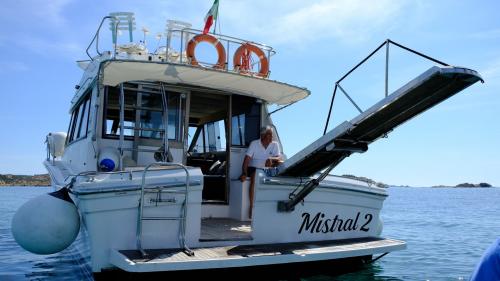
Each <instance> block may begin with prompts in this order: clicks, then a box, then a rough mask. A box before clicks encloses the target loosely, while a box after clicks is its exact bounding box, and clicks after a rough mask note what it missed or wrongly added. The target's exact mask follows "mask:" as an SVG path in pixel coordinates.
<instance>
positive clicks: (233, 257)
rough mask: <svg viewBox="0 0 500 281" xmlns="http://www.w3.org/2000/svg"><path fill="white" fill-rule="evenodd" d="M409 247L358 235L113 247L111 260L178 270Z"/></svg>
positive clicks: (138, 268) (133, 268) (124, 265)
mask: <svg viewBox="0 0 500 281" xmlns="http://www.w3.org/2000/svg"><path fill="white" fill-rule="evenodd" d="M404 248H406V244H405V242H403V241H399V240H393V239H386V238H375V237H370V238H359V239H346V240H330V241H317V242H300V243H282V244H261V245H244V246H241V245H240V246H225V247H207V248H197V249H192V250H193V252H194V256H188V255H187V254H185V253H184V252H183V251H182V250H180V249H161V250H159V249H155V250H146V253H147V256H145V257H143V256H142V255H141V253H140V252H139V251H138V250H113V251H112V252H111V262H112V263H113V264H114V265H115V266H117V267H119V268H120V269H123V270H125V271H129V272H154V271H177V270H193V269H211V268H230V267H246V266H259V265H270V264H283V263H292V262H295V263H296V262H310V261H323V260H333V259H342V258H350V257H361V256H368V255H374V254H382V253H387V252H391V251H395V250H401V249H404Z"/></svg>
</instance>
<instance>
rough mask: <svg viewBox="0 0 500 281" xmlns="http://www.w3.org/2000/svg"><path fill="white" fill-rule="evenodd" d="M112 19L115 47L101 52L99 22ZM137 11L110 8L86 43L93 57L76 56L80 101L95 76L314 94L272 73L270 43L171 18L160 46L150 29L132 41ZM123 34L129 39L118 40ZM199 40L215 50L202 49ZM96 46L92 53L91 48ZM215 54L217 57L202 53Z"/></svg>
mask: <svg viewBox="0 0 500 281" xmlns="http://www.w3.org/2000/svg"><path fill="white" fill-rule="evenodd" d="M105 21H109V29H110V31H111V34H112V51H106V52H103V51H102V50H100V46H101V45H102V44H101V43H100V42H99V38H100V33H101V28H102V26H103V24H104V22H105ZM135 26H136V23H135V16H134V14H133V13H126V12H120V13H111V14H110V15H109V16H106V17H104V18H103V19H102V21H101V23H100V25H99V27H98V29H97V31H96V33H95V35H94V37H93V39H92V41H91V42H90V44H89V46H88V47H87V50H86V52H87V55H88V57H89V58H90V60H86V61H78V65H79V66H80V67H81V68H82V69H84V70H85V74H84V77H83V78H82V80H81V82H80V85H78V88H77V93H76V96H75V97H74V99H73V101H72V103H73V104H76V103H77V102H78V101H79V99H80V98H81V96H82V94H83V93H84V92H85V91H86V90H88V88H89V87H90V86H91V85H92V82H93V81H95V80H96V78H97V77H99V76H100V75H101V76H100V78H102V79H101V82H102V84H103V85H105V86H113V87H115V86H117V85H118V84H120V83H122V82H126V81H158V82H160V81H161V82H164V83H168V84H172V85H187V86H195V87H200V86H201V87H206V88H210V89H215V90H219V91H224V92H231V93H236V94H240V95H245V96H250V97H254V98H258V99H261V100H264V101H266V102H268V103H269V104H277V105H288V104H291V103H294V102H297V101H299V100H302V99H304V98H306V97H307V96H309V95H310V92H309V90H307V89H306V88H303V87H298V86H294V85H290V84H287V83H283V82H279V81H275V80H271V79H269V76H270V74H271V70H270V62H271V57H272V56H273V55H274V54H275V51H274V49H273V48H272V47H270V46H267V45H264V44H260V43H256V42H253V41H249V40H244V39H239V38H235V37H231V36H226V35H222V34H211V33H209V34H202V33H201V31H200V30H195V29H192V28H191V24H189V23H186V22H182V21H174V20H167V21H166V26H165V33H159V34H158V35H157V36H156V39H157V48H156V50H154V51H150V50H148V45H147V44H146V42H147V40H146V35H147V34H148V33H149V30H148V29H146V28H143V30H142V31H143V33H144V39H143V40H141V41H139V43H135V42H134V36H133V31H134V30H135ZM120 34H123V36H124V37H126V39H122V40H121V41H124V40H125V41H128V42H126V43H123V42H119V41H120V40H118V39H119V38H118V37H119V35H120ZM201 43H206V44H209V46H213V47H214V48H215V50H211V49H210V48H209V49H208V50H200V48H199V45H200V44H201ZM92 46H95V51H94V53H95V54H96V55H95V54H91V48H92ZM210 52H215V53H216V54H217V60H216V61H215V62H207V61H206V59H204V58H203V57H204V56H205V57H206V56H209V55H210Z"/></svg>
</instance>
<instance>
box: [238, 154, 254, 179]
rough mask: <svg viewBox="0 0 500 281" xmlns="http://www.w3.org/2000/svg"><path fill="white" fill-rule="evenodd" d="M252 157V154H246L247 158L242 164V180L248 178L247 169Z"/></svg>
mask: <svg viewBox="0 0 500 281" xmlns="http://www.w3.org/2000/svg"><path fill="white" fill-rule="evenodd" d="M250 159H252V158H251V157H250V156H248V155H245V159H243V165H242V166H241V176H240V181H242V182H244V181H245V180H246V179H247V176H248V175H247V170H248V164H250Z"/></svg>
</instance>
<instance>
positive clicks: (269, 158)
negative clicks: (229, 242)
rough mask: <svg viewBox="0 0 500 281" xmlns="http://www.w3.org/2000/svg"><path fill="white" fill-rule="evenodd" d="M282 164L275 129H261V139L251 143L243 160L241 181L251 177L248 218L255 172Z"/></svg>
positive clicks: (251, 207) (250, 211)
mask: <svg viewBox="0 0 500 281" xmlns="http://www.w3.org/2000/svg"><path fill="white" fill-rule="evenodd" d="M281 162H282V160H281V151H280V148H279V145H278V143H277V142H275V141H273V129H272V128H271V127H270V126H266V127H262V128H261V129H260V139H256V140H254V141H252V142H251V143H250V146H249V147H248V150H247V153H246V155H245V159H244V160H243V166H242V173H241V176H240V181H241V182H244V181H245V180H246V179H247V177H250V189H249V198H250V207H249V210H248V217H249V218H250V219H251V218H252V209H253V195H254V184H255V170H256V169H262V168H264V167H275V166H277V165H278V164H280V163H281Z"/></svg>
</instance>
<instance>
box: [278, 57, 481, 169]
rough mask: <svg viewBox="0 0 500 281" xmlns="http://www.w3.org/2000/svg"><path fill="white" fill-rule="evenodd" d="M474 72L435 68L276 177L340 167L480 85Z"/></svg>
mask: <svg viewBox="0 0 500 281" xmlns="http://www.w3.org/2000/svg"><path fill="white" fill-rule="evenodd" d="M481 80H482V78H481V76H480V75H479V74H478V73H477V72H476V71H474V70H470V69H466V68H461V67H438V66H434V67H431V68H430V69H428V70H427V71H425V72H424V73H422V74H421V75H420V76H418V77H417V78H415V79H413V80H412V81H410V82H409V83H407V84H406V85H404V86H403V87H401V88H400V89H398V90H397V91H395V92H394V93H392V94H390V95H389V96H387V97H386V98H384V99H382V100H381V101H379V102H378V103H376V104H375V105H373V106H372V107H370V108H369V109H367V110H365V111H364V112H363V113H361V114H360V115H358V116H357V117H355V118H354V119H352V120H351V121H350V122H347V121H346V122H343V123H341V124H340V125H339V126H337V127H336V128H334V129H333V130H331V131H330V132H328V133H327V134H325V135H324V136H322V137H321V138H319V139H318V140H316V141H315V142H314V143H312V144H310V145H309V146H307V147H306V148H304V149H303V150H301V151H300V152H298V153H297V154H295V155H294V156H292V157H291V158H290V159H288V160H287V161H285V162H284V163H283V164H282V165H280V167H279V168H278V169H279V175H281V176H294V177H308V176H312V175H314V174H315V173H317V172H319V171H321V170H323V169H325V168H326V167H328V166H331V165H336V164H338V163H340V162H341V161H342V160H343V159H344V158H346V157H347V156H349V155H350V154H352V153H353V152H364V151H366V150H367V149H368V144H370V143H372V142H374V141H375V140H377V139H378V138H380V137H382V136H384V135H385V134H386V133H388V132H390V131H391V130H393V129H394V128H396V127H397V126H399V125H401V124H403V123H404V122H406V121H407V120H409V119H411V118H413V117H414V116H416V115H418V114H420V113H422V112H424V111H426V110H427V109H429V108H431V107H433V106H435V105H437V104H438V103H440V102H442V101H443V100H445V99H447V98H449V97H451V96H453V95H455V94H456V93H458V92H460V91H462V90H463V89H465V88H467V87H469V86H470V85H472V84H474V83H476V82H477V81H481Z"/></svg>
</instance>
